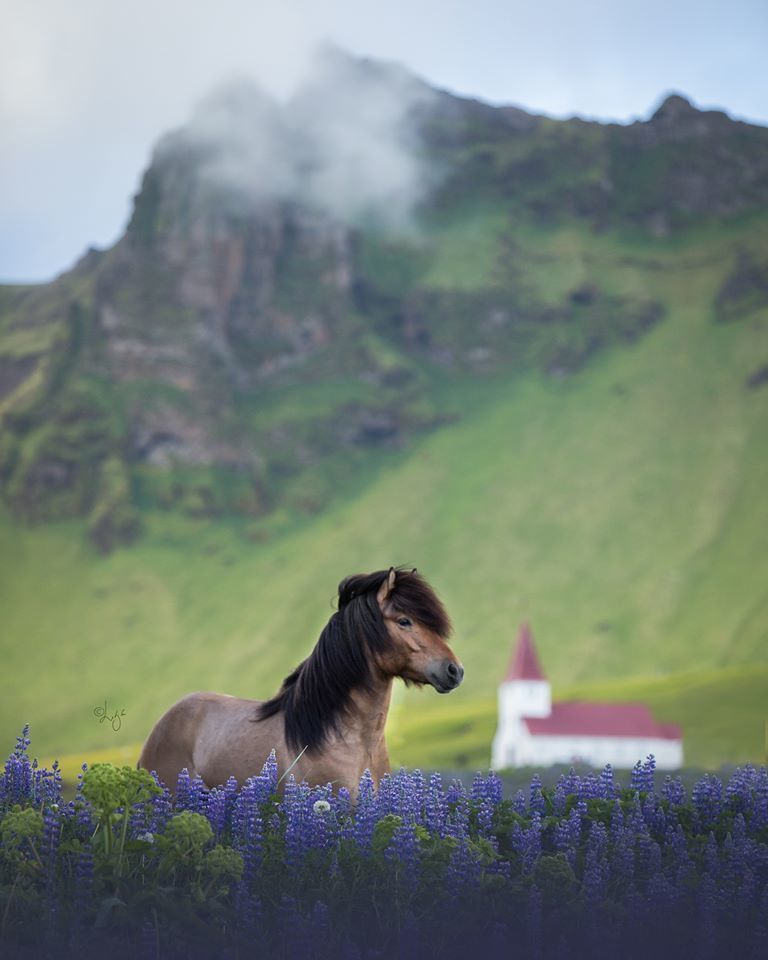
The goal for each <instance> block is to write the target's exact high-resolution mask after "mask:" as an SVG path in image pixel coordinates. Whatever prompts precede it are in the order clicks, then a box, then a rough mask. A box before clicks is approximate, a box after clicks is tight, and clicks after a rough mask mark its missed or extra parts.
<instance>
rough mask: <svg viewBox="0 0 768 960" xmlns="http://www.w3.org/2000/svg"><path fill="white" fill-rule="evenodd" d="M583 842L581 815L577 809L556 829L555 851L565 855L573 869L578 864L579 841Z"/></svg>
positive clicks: (572, 809) (573, 809)
mask: <svg viewBox="0 0 768 960" xmlns="http://www.w3.org/2000/svg"><path fill="white" fill-rule="evenodd" d="M580 840H581V814H580V813H579V811H578V809H577V808H576V807H572V808H571V812H570V813H569V814H568V816H567V817H564V818H563V819H562V820H560V822H559V823H558V824H557V826H556V827H555V834H554V841H555V849H556V850H557V851H558V852H560V853H564V854H565V855H566V857H567V858H568V862H569V863H570V865H571V866H572V867H573V866H574V865H575V863H576V854H577V852H578V847H579V841H580Z"/></svg>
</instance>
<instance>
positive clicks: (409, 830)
mask: <svg viewBox="0 0 768 960" xmlns="http://www.w3.org/2000/svg"><path fill="white" fill-rule="evenodd" d="M384 856H385V858H386V859H387V860H389V861H390V863H394V864H395V865H396V868H397V870H398V873H400V874H401V875H402V877H403V880H404V881H405V886H406V888H407V889H409V890H412V889H413V888H414V887H415V886H416V879H417V876H418V870H419V841H418V839H417V837H416V828H415V826H414V825H413V823H411V822H409V821H406V822H405V823H402V824H400V825H399V826H398V827H396V829H395V831H394V833H393V834H392V839H391V840H390V842H389V845H388V846H387V849H386V850H385V851H384Z"/></svg>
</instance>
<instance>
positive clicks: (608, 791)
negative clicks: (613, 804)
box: [599, 763, 616, 800]
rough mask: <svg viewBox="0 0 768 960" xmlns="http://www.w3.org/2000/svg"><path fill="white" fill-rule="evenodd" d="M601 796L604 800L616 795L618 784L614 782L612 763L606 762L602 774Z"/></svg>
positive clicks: (611, 798)
mask: <svg viewBox="0 0 768 960" xmlns="http://www.w3.org/2000/svg"><path fill="white" fill-rule="evenodd" d="M599 790H600V796H601V797H602V798H603V799H604V800H613V798H614V797H615V796H616V785H615V783H614V782H613V770H612V769H611V765H610V763H606V765H605V766H604V767H603V770H602V772H601V774H600V786H599Z"/></svg>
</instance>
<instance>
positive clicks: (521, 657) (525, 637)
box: [504, 623, 546, 683]
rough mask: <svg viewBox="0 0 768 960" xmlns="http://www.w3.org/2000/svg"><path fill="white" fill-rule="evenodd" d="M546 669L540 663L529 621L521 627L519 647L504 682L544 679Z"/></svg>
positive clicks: (510, 662)
mask: <svg viewBox="0 0 768 960" xmlns="http://www.w3.org/2000/svg"><path fill="white" fill-rule="evenodd" d="M544 679H546V678H545V676H544V671H543V670H542V669H541V664H540V663H539V655H538V654H537V653H536V647H535V646H534V644H533V634H532V633H531V628H530V626H529V625H528V624H527V623H524V624H522V625H521V627H520V632H519V633H518V635H517V647H516V648H515V652H514V653H513V654H512V659H511V660H510V661H509V666H508V667H507V672H506V675H505V677H504V682H505V683H507V682H508V681H509V680H544Z"/></svg>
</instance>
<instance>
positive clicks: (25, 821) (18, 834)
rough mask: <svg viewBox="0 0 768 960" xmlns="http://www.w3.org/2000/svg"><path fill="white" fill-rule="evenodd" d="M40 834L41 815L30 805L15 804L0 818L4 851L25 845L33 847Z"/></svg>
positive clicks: (41, 828)
mask: <svg viewBox="0 0 768 960" xmlns="http://www.w3.org/2000/svg"><path fill="white" fill-rule="evenodd" d="M42 836H43V816H42V814H41V813H40V811H39V810H35V809H33V808H32V807H24V808H22V807H21V806H20V805H19V804H16V805H15V806H14V807H13V808H12V809H11V810H9V811H8V812H7V813H6V814H5V816H4V817H3V818H2V820H0V840H2V847H3V849H4V850H5V851H6V853H9V852H11V851H13V852H16V851H18V850H19V849H21V848H22V847H25V846H29V847H30V848H31V849H34V847H35V843H36V842H37V841H39V840H40V839H41V837H42Z"/></svg>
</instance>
